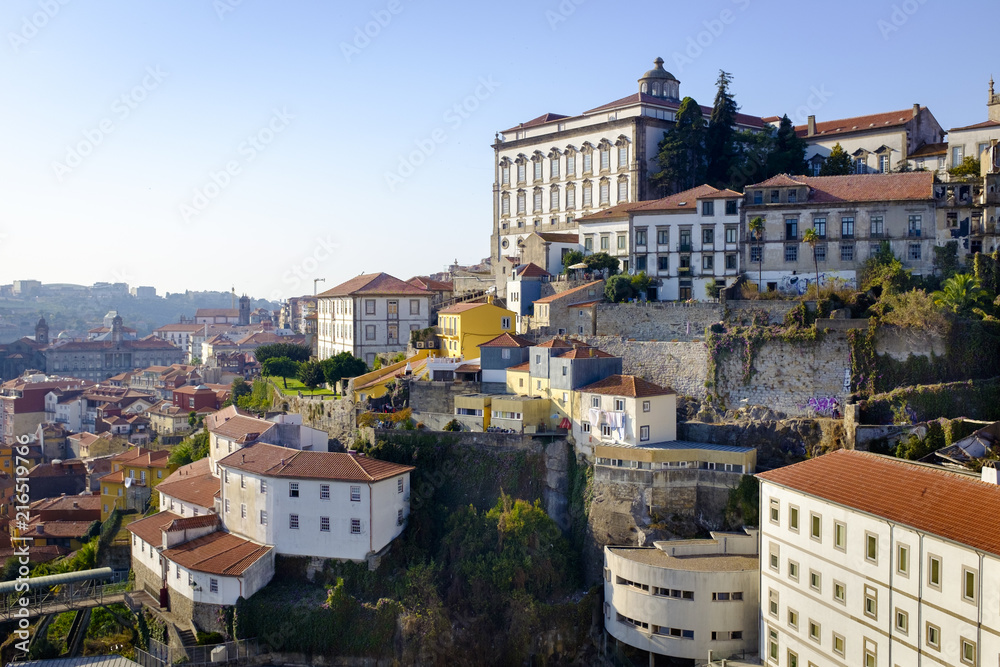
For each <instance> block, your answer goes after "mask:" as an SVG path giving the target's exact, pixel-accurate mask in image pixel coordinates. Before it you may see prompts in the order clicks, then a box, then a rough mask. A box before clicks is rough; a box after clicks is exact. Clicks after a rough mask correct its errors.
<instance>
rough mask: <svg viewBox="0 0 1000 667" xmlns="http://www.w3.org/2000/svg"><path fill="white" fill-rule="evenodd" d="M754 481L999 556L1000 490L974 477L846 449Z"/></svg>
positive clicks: (779, 470)
mask: <svg viewBox="0 0 1000 667" xmlns="http://www.w3.org/2000/svg"><path fill="white" fill-rule="evenodd" d="M757 477H759V478H760V479H762V480H764V481H767V482H771V483H774V484H777V485H780V486H784V487H787V488H790V489H794V490H796V491H799V492H801V493H804V494H807V495H810V496H813V497H816V498H822V499H824V500H827V501H829V502H832V503H836V504H838V505H843V506H845V507H850V508H852V509H855V510H858V511H859V512H865V513H867V514H871V515H874V516H878V517H882V518H885V519H888V520H889V521H892V522H894V523H898V524H902V525H905V526H908V527H910V528H914V529H916V530H919V531H923V532H926V533H930V534H932V535H937V536H938V537H943V538H945V539H948V540H954V541H955V542H959V543H961V544H966V545H969V546H970V547H973V548H974V549H981V550H982V551H985V552H987V553H990V554H993V555H1000V517H998V516H997V515H995V514H993V513H992V512H989V511H985V508H990V507H996V506H997V505H1000V486H997V485H995V484H988V483H986V482H982V481H980V480H979V479H978V478H976V477H972V476H969V475H965V474H962V473H958V472H952V471H949V470H947V469H944V468H937V467H934V466H928V465H921V464H916V463H911V462H908V461H904V460H901V459H896V458H892V457H888V456H879V455H878V454H870V453H868V452H859V451H853V450H845V449H841V450H837V451H835V452H832V453H830V454H825V455H823V456H818V457H816V458H814V459H809V460H808V461H803V462H801V463H796V464H794V465H790V466H785V467H783V468H778V469H777V470H771V471H769V472H765V473H761V474H759V475H757Z"/></svg>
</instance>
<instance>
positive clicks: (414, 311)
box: [410, 299, 420, 315]
mask: <svg viewBox="0 0 1000 667" xmlns="http://www.w3.org/2000/svg"><path fill="white" fill-rule="evenodd" d="M419 314H420V299H410V315H419Z"/></svg>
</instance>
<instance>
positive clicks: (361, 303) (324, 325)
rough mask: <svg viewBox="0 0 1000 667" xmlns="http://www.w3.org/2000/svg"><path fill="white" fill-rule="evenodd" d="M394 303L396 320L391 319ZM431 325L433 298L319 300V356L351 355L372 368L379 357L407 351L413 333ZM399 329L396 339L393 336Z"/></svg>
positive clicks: (363, 297) (393, 296)
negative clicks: (376, 356)
mask: <svg viewBox="0 0 1000 667" xmlns="http://www.w3.org/2000/svg"><path fill="white" fill-rule="evenodd" d="M390 303H395V307H396V313H395V315H396V317H394V318H390ZM429 323H430V297H429V296H414V295H412V294H401V295H389V296H364V295H359V296H357V297H324V298H320V299H318V300H317V356H318V357H319V358H320V359H327V358H329V357H332V356H334V355H337V354H340V353H341V352H350V353H351V354H353V355H354V356H355V357H358V358H359V359H361V360H363V361H365V363H367V364H368V365H369V366H370V365H371V364H372V363H373V362H374V360H375V355H376V354H382V353H395V352H402V351H404V350H406V346H407V343H408V342H409V340H410V331H411V330H413V329H425V328H427V327H428V326H429ZM392 327H395V336H392V335H391V334H392V333H393V331H392V330H391V328H392Z"/></svg>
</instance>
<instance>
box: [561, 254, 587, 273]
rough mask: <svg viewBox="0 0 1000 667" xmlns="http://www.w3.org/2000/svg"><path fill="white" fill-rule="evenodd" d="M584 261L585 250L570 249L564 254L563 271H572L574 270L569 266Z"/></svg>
mask: <svg viewBox="0 0 1000 667" xmlns="http://www.w3.org/2000/svg"><path fill="white" fill-rule="evenodd" d="M582 261H583V251H582V250H570V251H569V252H568V253H566V254H565V255H563V258H562V265H563V273H570V272H571V271H572V270H571V269H570V268H569V267H571V266H573V265H574V264H579V263H580V262H582Z"/></svg>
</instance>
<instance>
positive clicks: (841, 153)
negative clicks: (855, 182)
mask: <svg viewBox="0 0 1000 667" xmlns="http://www.w3.org/2000/svg"><path fill="white" fill-rule="evenodd" d="M853 173H854V160H852V159H851V156H850V155H848V154H847V151H845V150H844V147H843V146H841V145H840V142H839V141H838V142H837V143H835V144H834V145H833V149H832V150H831V151H830V154H829V155H827V156H826V160H824V161H823V165H822V166H821V167H820V168H819V175H820V176H847V175H848V174H853Z"/></svg>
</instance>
